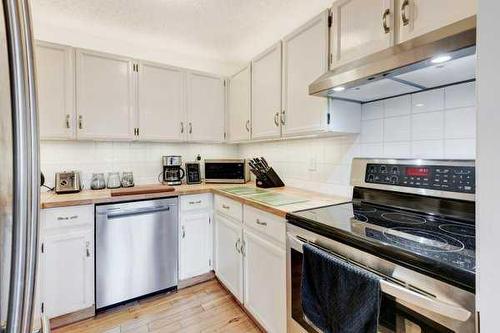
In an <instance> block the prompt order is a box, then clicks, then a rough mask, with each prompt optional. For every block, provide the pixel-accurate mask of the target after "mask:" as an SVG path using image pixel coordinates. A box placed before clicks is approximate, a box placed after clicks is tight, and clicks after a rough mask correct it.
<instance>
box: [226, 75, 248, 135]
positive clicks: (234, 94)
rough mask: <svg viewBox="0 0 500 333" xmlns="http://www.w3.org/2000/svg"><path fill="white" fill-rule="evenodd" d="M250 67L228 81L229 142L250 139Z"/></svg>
mask: <svg viewBox="0 0 500 333" xmlns="http://www.w3.org/2000/svg"><path fill="white" fill-rule="evenodd" d="M250 69H251V67H250V65H248V66H246V67H245V68H244V69H243V70H241V71H240V72H238V73H236V74H235V75H234V76H233V77H231V79H230V80H229V92H228V94H229V96H228V98H229V100H228V115H227V118H228V125H229V126H228V127H229V128H228V135H229V141H230V142H241V141H247V140H249V139H250V132H251V126H252V124H251V122H250V103H251V91H250V77H251V70H250Z"/></svg>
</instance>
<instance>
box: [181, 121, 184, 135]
mask: <svg viewBox="0 0 500 333" xmlns="http://www.w3.org/2000/svg"><path fill="white" fill-rule="evenodd" d="M182 133H184V122H183V121H181V134H182Z"/></svg>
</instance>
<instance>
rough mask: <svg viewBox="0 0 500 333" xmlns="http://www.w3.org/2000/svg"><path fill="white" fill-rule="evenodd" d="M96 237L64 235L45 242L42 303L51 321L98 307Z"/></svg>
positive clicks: (83, 234)
mask: <svg viewBox="0 0 500 333" xmlns="http://www.w3.org/2000/svg"><path fill="white" fill-rule="evenodd" d="M93 249H94V235H93V233H92V231H91V230H89V231H77V232H72V233H66V232H64V233H60V234H57V235H52V236H48V237H46V238H45V239H44V240H43V254H42V263H41V264H42V288H41V293H42V295H43V296H42V300H43V303H44V313H45V314H46V315H47V316H48V317H49V318H54V317H58V316H61V315H64V314H68V313H71V312H75V311H78V310H82V309H85V308H87V307H90V306H92V305H93V304H94V301H93V300H94V255H93Z"/></svg>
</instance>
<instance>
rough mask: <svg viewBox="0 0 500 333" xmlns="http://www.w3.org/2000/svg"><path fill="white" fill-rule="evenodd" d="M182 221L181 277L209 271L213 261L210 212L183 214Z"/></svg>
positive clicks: (186, 277)
mask: <svg viewBox="0 0 500 333" xmlns="http://www.w3.org/2000/svg"><path fill="white" fill-rule="evenodd" d="M180 222H181V223H180V224H181V225H180V228H179V231H180V260H179V278H180V279H182V280H183V279H188V278H191V277H194V276H197V275H201V274H204V273H208V272H209V271H210V266H211V261H212V255H211V254H212V251H211V245H212V242H211V238H212V237H211V233H212V228H211V221H210V212H202V213H187V214H183V215H182V217H181V221H180Z"/></svg>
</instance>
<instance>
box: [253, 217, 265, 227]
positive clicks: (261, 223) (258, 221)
mask: <svg viewBox="0 0 500 333" xmlns="http://www.w3.org/2000/svg"><path fill="white" fill-rule="evenodd" d="M255 222H256V223H257V224H258V225H263V226H266V225H267V222H262V221H261V220H259V219H257V220H256V221H255Z"/></svg>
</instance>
